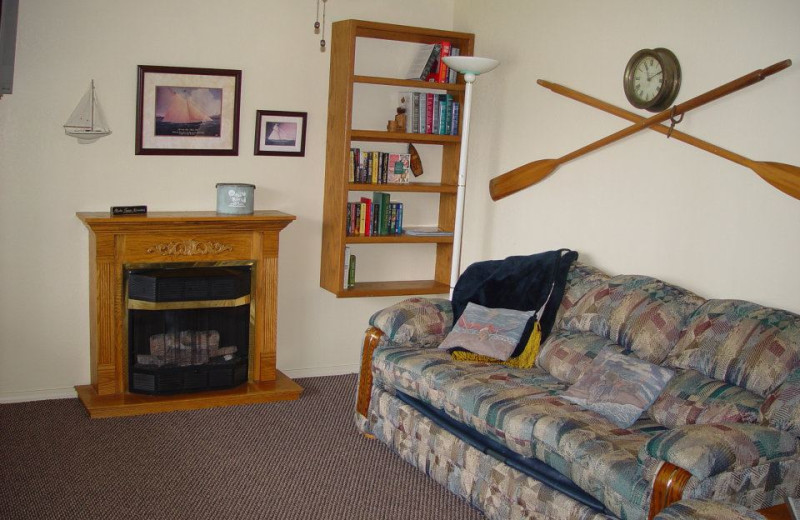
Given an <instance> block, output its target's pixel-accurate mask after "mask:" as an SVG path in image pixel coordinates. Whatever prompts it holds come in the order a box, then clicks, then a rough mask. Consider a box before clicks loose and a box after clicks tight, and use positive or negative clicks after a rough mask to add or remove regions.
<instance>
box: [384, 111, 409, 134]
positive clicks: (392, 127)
mask: <svg viewBox="0 0 800 520" xmlns="http://www.w3.org/2000/svg"><path fill="white" fill-rule="evenodd" d="M386 130H388V131H389V132H405V131H406V109H405V108H403V107H397V115H396V116H394V119H390V120H389V123H388V124H387V125H386Z"/></svg>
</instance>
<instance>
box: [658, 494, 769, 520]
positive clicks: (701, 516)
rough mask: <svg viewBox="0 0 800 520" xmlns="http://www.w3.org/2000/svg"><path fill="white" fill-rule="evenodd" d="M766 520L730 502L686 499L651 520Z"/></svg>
mask: <svg viewBox="0 0 800 520" xmlns="http://www.w3.org/2000/svg"><path fill="white" fill-rule="evenodd" d="M689 518H691V519H692V520H721V519H724V520H766V518H764V516H763V515H762V514H760V513H758V512H756V511H752V510H750V509H747V508H746V507H744V506H740V505H738V504H733V503H731V502H717V501H715V500H707V499H706V500H698V499H688V500H681V501H680V502H675V503H673V504H670V506H669V507H667V508H665V509H662V510H661V512H659V513H658V514H657V515H656V516H655V518H654V519H653V520H687V519H689Z"/></svg>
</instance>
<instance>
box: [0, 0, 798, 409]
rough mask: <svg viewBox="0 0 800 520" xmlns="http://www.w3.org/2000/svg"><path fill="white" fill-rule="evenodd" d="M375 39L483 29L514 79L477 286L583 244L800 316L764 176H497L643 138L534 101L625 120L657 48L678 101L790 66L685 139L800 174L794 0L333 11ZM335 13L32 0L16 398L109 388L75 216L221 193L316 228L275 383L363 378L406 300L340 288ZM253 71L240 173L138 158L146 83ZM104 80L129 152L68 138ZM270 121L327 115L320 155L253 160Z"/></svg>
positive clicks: (620, 158) (500, 131)
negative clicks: (331, 232)
mask: <svg viewBox="0 0 800 520" xmlns="http://www.w3.org/2000/svg"><path fill="white" fill-rule="evenodd" d="M328 8H329V10H328V20H329V22H330V21H331V20H338V19H346V18H361V19H368V20H378V21H385V22H390V23H401V24H409V25H421V26H431V27H438V28H442V29H451V28H453V29H456V30H464V31H474V32H476V33H477V39H476V42H477V51H478V53H479V54H485V55H490V56H494V57H497V58H499V59H500V60H502V62H503V63H502V65H501V67H500V68H498V69H497V70H496V71H494V72H492V73H491V74H489V75H487V76H485V77H482V78H480V79H479V80H478V82H477V83H476V88H475V97H474V103H475V104H474V107H473V108H474V110H473V125H472V139H471V143H470V163H469V166H470V180H469V187H468V203H467V212H468V213H467V220H466V243H465V250H464V256H465V260H464V262H463V265H467V264H468V263H469V262H471V261H475V260H480V259H486V258H501V257H503V256H506V255H509V254H527V253H533V252H537V251H542V250H546V249H551V248H555V247H562V246H563V247H571V248H573V249H577V250H578V251H580V252H581V254H582V258H583V259H584V260H586V261H589V262H591V263H594V264H595V265H598V266H600V267H603V268H605V269H606V270H608V271H609V272H612V273H642V274H651V275H655V276H659V277H662V278H663V279H666V280H669V281H672V282H675V283H679V284H681V285H684V286H685V287H687V288H690V289H692V290H695V291H696V292H698V293H699V294H702V295H704V296H713V297H738V298H745V299H750V300H754V301H758V302H761V303H765V304H769V305H774V306H778V307H784V308H787V309H789V310H792V311H795V312H800V296H798V294H800V271H798V270H797V268H796V265H797V263H798V258H800V201H797V200H795V199H793V198H790V197H789V196H787V195H784V194H783V193H781V192H779V191H777V190H775V189H773V188H772V187H771V186H769V185H768V184H766V183H765V182H764V181H763V180H761V179H760V178H759V177H758V176H756V175H755V174H754V173H752V172H751V171H750V170H747V169H746V168H743V167H740V166H737V165H735V164H733V163H729V162H727V161H725V160H723V159H720V158H717V157H714V156H711V155H709V154H707V153H704V152H701V151H699V150H696V149H694V148H691V147H689V146H687V145H685V144H682V143H679V142H669V141H666V140H665V139H664V137H663V136H661V135H659V134H656V133H654V132H650V133H649V134H648V133H642V134H639V135H637V136H634V137H631V138H629V139H626V140H625V141H624V142H620V143H617V144H615V145H612V146H610V147H608V148H605V149H603V150H600V151H597V152H595V153H593V154H591V155H589V156H586V157H584V158H581V159H579V160H576V161H574V162H572V163H569V164H565V165H564V166H562V167H561V168H560V169H559V170H558V171H556V172H555V173H554V174H553V175H552V176H551V177H550V178H548V179H546V180H545V181H543V182H541V183H540V184H538V185H536V186H535V187H533V188H530V189H528V190H525V191H523V192H520V193H518V194H515V195H512V196H510V197H508V198H506V199H503V200H502V201H499V202H491V200H490V199H489V197H488V189H487V185H488V181H489V179H490V178H491V177H493V176H495V175H497V174H500V173H502V172H505V171H507V170H509V169H511V168H513V167H516V166H518V165H520V164H523V163H525V162H528V161H531V160H534V159H541V158H548V157H549V158H554V157H558V156H561V155H563V154H565V153H567V152H569V151H571V150H573V149H575V148H578V147H580V146H582V145H584V144H586V143H588V142H591V141H593V140H595V139H597V138H599V137H602V136H604V135H606V134H609V133H611V132H613V131H616V130H617V129H619V128H622V127H623V126H624V125H625V123H624V122H620V121H617V120H616V119H614V118H613V116H608V115H605V114H603V113H600V112H598V111H596V110H595V109H592V108H589V107H584V106H581V105H579V104H577V103H576V102H573V101H570V100H567V99H564V98H560V97H559V96H557V95H556V94H553V93H550V92H549V91H546V90H545V89H543V88H541V87H539V86H537V85H536V84H535V80H536V79H537V78H540V77H541V78H545V79H548V80H551V81H555V82H559V83H563V84H565V85H568V86H570V87H573V88H575V89H578V90H582V91H584V92H586V93H589V94H592V95H594V96H596V97H599V98H601V99H604V100H606V101H609V102H612V103H615V104H617V105H619V106H623V107H625V106H627V102H626V101H625V98H624V95H623V94H622V87H621V77H622V72H623V68H624V66H625V63H626V62H627V60H628V58H629V57H630V55H631V54H633V52H634V51H636V50H638V49H640V48H643V47H656V46H665V47H668V48H670V49H672V50H673V51H675V52H676V54H677V55H678V58H679V59H680V62H681V65H682V67H683V72H684V80H683V87H682V90H681V94H680V96H679V98H678V101H684V100H686V99H689V98H690V97H692V96H694V95H696V94H699V93H701V92H703V91H705V90H708V89H710V88H713V87H715V86H717V85H718V84H721V83H724V82H726V81H728V80H730V79H733V78H734V77H738V76H740V75H743V74H745V73H747V72H750V71H751V70H754V69H757V68H762V67H765V66H767V65H769V64H772V63H774V62H777V61H779V60H782V59H784V58H791V59H793V60H794V61H795V63H796V64H795V66H794V67H791V68H790V69H788V70H786V71H784V72H782V73H780V74H779V75H776V76H774V77H772V78H770V79H767V80H765V81H764V82H763V83H761V84H759V85H757V86H754V87H751V88H749V89H747V90H745V91H742V92H740V93H737V94H734V95H732V96H729V97H727V98H725V99H722V100H720V101H717V102H715V103H713V104H712V105H709V106H707V107H705V108H702V109H698V110H696V111H694V112H691V113H690V114H688V115H687V116H686V119H685V120H684V122H683V123H682V124H681V127H680V128H681V129H682V130H684V131H686V132H689V133H691V134H693V135H696V136H697V137H701V138H705V139H707V140H709V141H711V142H713V143H715V144H718V145H720V146H724V147H726V148H729V149H731V150H734V151H736V152H738V153H741V154H743V155H745V156H748V157H751V158H753V159H757V160H770V161H780V162H785V163H789V164H796V165H800V149H799V148H798V147H797V137H798V135H800V132H799V131H798V130H800V102H798V100H797V93H798V92H800V55H798V49H800V32H798V31H797V27H798V26H800V4H798V3H797V2H796V0H768V1H763V2H749V1H745V0H736V1H734V0H725V1H724V2H723V1H722V0H714V1H708V0H706V1H703V2H697V1H690V0H679V1H673V2H654V1H647V2H644V3H642V2H633V1H630V0H624V1H623V0H614V1H610V0H607V1H604V2H587V1H577V0H559V1H556V0H547V1H542V0H504V1H502V2H488V1H485V0H440V1H437V2H430V1H426V0H405V1H404V2H402V3H401V4H398V3H397V2H396V1H394V0H393V1H389V0H332V1H329V2H328ZM315 9H316V2H315V1H314V0H304V1H303V2H297V1H289V0H285V1H279V0H237V1H236V2H219V1H211V0H195V1H193V2H185V1H177V0H158V1H156V0H142V1H139V2H127V1H120V0H116V1H109V0H26V1H24V2H21V5H20V26H19V34H18V43H17V62H16V65H17V70H16V77H15V83H14V94H12V95H10V96H5V97H4V98H3V99H1V100H0V401H2V400H14V399H28V398H33V397H36V396H41V397H46V396H59V395H72V394H71V387H72V386H73V385H76V384H86V383H88V381H89V347H88V344H89V327H88V279H87V277H88V234H87V231H86V230H85V229H84V228H83V226H82V225H81V223H80V222H79V221H78V219H77V218H76V217H75V212H76V211H106V210H107V209H108V207H109V206H111V205H116V204H139V203H143V204H147V205H148V206H149V208H150V210H151V211H158V210H212V209H213V208H214V204H215V199H214V197H215V190H214V185H215V183H217V182H220V181H235V182H249V183H253V184H256V185H257V190H256V207H257V209H267V208H272V209H278V210H282V211H285V212H288V213H293V214H296V215H297V216H298V220H297V221H296V222H295V223H293V224H292V225H290V226H289V227H288V228H287V229H286V230H285V231H284V232H283V233H282V235H281V251H280V286H279V295H278V304H279V308H278V315H279V326H278V368H280V369H281V370H283V371H284V372H286V373H287V374H289V375H290V376H294V377H297V376H304V375H317V374H332V373H339V372H348V371H354V370H356V366H357V362H358V353H359V349H360V340H361V333H362V332H363V330H364V328H365V326H366V319H367V317H368V316H369V315H370V314H371V313H372V312H373V311H374V310H376V309H378V308H380V307H382V306H385V305H387V304H389V303H392V302H393V301H396V300H397V298H395V299H392V298H382V299H374V298H368V299H336V298H334V297H333V296H332V295H330V294H329V293H327V292H326V291H323V290H322V289H320V288H319V257H320V240H321V237H320V233H321V229H320V228H321V224H320V219H321V215H322V199H323V193H322V190H323V177H324V147H325V124H326V111H327V83H328V53H320V52H319V50H318V40H319V36H315V35H314V34H313V30H312V25H313V21H314V16H315ZM140 64H143V65H172V66H190V67H212V68H236V69H242V70H243V93H242V112H241V128H240V132H241V133H240V155H239V156H238V157H197V158H192V157H159V156H136V155H134V152H133V150H134V122H135V114H134V112H135V99H136V66H137V65H140ZM92 78H94V79H95V81H96V84H97V87H98V89H99V95H100V99H101V101H102V103H103V107H104V109H105V112H106V115H107V117H108V119H109V122H110V124H111V127H112V129H113V131H114V133H113V134H112V135H111V136H110V137H106V138H104V139H102V140H100V141H99V142H97V143H95V144H92V145H89V146H81V145H78V144H77V143H76V142H75V141H74V140H73V139H71V138H68V137H66V136H64V135H63V131H62V129H61V125H62V124H63V123H64V121H65V120H66V119H67V117H68V116H69V114H70V112H71V111H72V109H73V108H74V106H75V104H76V103H77V102H78V100H79V99H80V97H81V95H82V94H83V92H84V91H85V89H86V87H87V86H88V83H89V80H90V79H92ZM258 109H273V110H296V111H305V112H308V117H309V128H308V141H307V147H306V156H305V157H304V158H285V159H284V158H275V157H255V156H253V155H252V153H251V152H250V149H251V146H252V144H251V143H252V139H253V128H254V125H255V112H256V110H258Z"/></svg>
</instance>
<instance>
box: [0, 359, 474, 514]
mask: <svg viewBox="0 0 800 520" xmlns="http://www.w3.org/2000/svg"><path fill="white" fill-rule="evenodd" d="M297 382H298V383H299V384H300V385H301V386H302V387H303V388H304V389H305V391H304V393H303V395H302V397H301V398H300V399H299V400H298V401H292V402H279V403H269V404H261V405H250V406H235V407H229V408H216V409H209V410H199V411H191V412H172V413H165V414H157V415H147V416H140V417H125V418H117V419H95V420H90V419H89V418H88V416H87V414H86V412H85V410H84V409H83V407H82V405H81V404H80V403H79V402H78V400H77V399H60V400H52V401H36V402H30V403H18V404H6V405H0V518H3V519H28V518H30V519H42V518H48V519H50V518H52V519H101V518H102V519H145V518H146V519H227V518H236V519H251V518H252V519H255V518H259V519H272V518H275V519H315V520H316V519H329V518H331V519H338V518H346V519H384V518H385V519H395V518H397V519H401V518H402V519H431V520H447V519H460V520H471V519H476V520H477V519H481V518H483V516H482V515H481V514H480V513H479V512H478V511H477V510H475V509H473V508H472V507H470V505H469V504H468V503H467V502H465V501H464V500H461V499H460V498H457V497H455V496H454V495H452V494H451V493H449V492H448V491H447V490H445V489H444V487H442V486H440V485H438V484H437V483H435V482H434V481H432V480H431V479H429V478H428V477H426V476H425V475H424V474H423V473H421V472H420V471H418V470H416V469H415V468H413V467H411V466H410V465H408V464H406V463H405V462H403V461H402V460H401V459H400V458H399V457H397V456H396V455H394V454H393V453H392V452H391V451H390V450H389V449H388V448H387V447H386V446H384V445H383V444H382V443H380V442H379V441H376V440H368V439H366V438H364V437H362V436H361V435H360V434H359V433H358V431H357V430H356V428H355V425H354V422H353V418H352V417H353V399H354V397H353V396H354V395H355V385H356V376H355V375H344V376H331V377H318V378H307V379H299V380H298V381H297Z"/></svg>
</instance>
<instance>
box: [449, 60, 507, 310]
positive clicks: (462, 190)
mask: <svg viewBox="0 0 800 520" xmlns="http://www.w3.org/2000/svg"><path fill="white" fill-rule="evenodd" d="M443 61H444V62H445V64H447V66H448V67H450V68H451V69H453V70H455V71H456V72H460V73H461V74H463V75H464V82H466V89H465V92H464V112H463V114H462V119H461V121H462V126H461V152H460V155H459V159H458V190H457V191H456V221H455V229H454V230H453V261H452V263H451V266H450V299H452V298H453V289H455V286H456V282H457V281H458V276H459V274H460V272H461V242H462V239H463V235H464V199H465V196H466V189H467V152H468V150H467V148H468V147H469V122H470V116H471V111H472V84H473V83H474V82H475V79H476V78H477V77H478V76H479V75H480V74H484V73H486V72H489V71H491V70H493V69H494V68H495V67H497V66H498V65H499V64H500V62H499V61H497V60H493V59H491V58H480V57H477V56H448V57H446V58H444V59H443Z"/></svg>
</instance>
